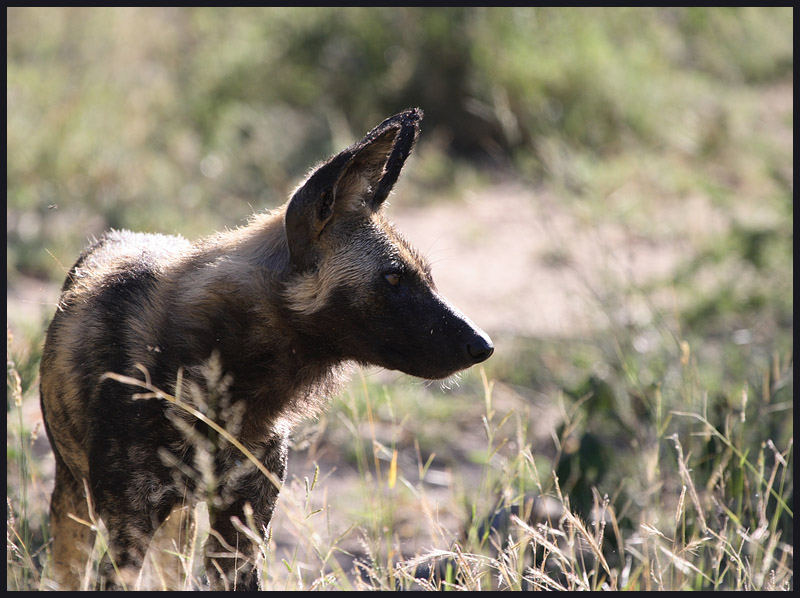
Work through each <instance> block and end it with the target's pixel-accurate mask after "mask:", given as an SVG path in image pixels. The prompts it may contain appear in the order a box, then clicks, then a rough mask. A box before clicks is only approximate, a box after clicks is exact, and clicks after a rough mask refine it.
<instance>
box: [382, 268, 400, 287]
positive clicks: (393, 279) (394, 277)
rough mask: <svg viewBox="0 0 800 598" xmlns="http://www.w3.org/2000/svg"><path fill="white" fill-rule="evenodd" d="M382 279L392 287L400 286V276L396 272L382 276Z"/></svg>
mask: <svg viewBox="0 0 800 598" xmlns="http://www.w3.org/2000/svg"><path fill="white" fill-rule="evenodd" d="M383 277H384V278H385V279H386V282H388V283H389V284H390V285H392V286H393V287H396V286H397V285H399V284H400V275H399V274H397V272H390V273H389V274H384V275H383Z"/></svg>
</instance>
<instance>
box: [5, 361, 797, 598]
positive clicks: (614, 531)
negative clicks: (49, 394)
mask: <svg viewBox="0 0 800 598" xmlns="http://www.w3.org/2000/svg"><path fill="white" fill-rule="evenodd" d="M678 359H680V357H679V358H678ZM117 379H118V380H119V381H120V382H124V383H129V384H133V385H135V386H139V387H142V388H143V389H144V390H146V391H147V392H146V393H144V394H142V395H140V397H141V398H143V399H147V398H152V397H154V396H157V397H159V398H162V399H166V400H169V401H171V402H175V399H174V398H173V397H170V396H168V395H166V394H165V393H163V392H162V391H160V390H158V389H156V388H153V387H152V386H150V384H149V383H148V382H147V381H146V378H145V380H137V379H129V378H123V377H117ZM8 383H9V386H10V389H11V397H12V399H13V401H14V403H13V405H12V409H11V416H12V417H11V419H10V423H9V425H10V430H11V431H12V433H11V434H10V436H9V438H10V441H12V442H16V443H18V445H17V447H16V448H17V449H18V450H17V451H16V452H15V455H16V461H15V462H14V463H13V465H14V467H16V468H18V471H19V474H20V478H19V479H20V481H21V484H20V487H19V494H18V495H9V499H8V518H7V530H8V531H7V575H8V588H9V589H47V588H49V587H51V584H50V583H49V581H48V578H49V554H48V552H49V542H48V540H47V536H46V526H45V527H43V529H42V532H43V534H44V536H43V537H42V538H34V535H33V534H32V533H31V525H30V522H31V521H33V520H35V519H36V518H41V519H45V517H44V515H43V513H42V512H37V511H40V510H41V509H43V508H44V505H42V504H38V503H35V502H31V500H30V499H31V497H33V496H41V488H37V487H35V485H37V484H40V483H41V479H40V478H37V477H36V476H32V475H30V470H31V463H30V459H31V454H32V453H31V445H32V439H31V436H30V435H29V434H28V435H19V434H17V433H18V432H19V431H20V430H21V426H19V425H18V424H15V423H14V417H19V414H20V411H21V407H22V396H23V394H24V389H23V388H22V386H21V382H20V378H19V374H18V372H17V368H16V364H15V363H14V361H13V360H12V359H9V361H8ZM360 386H361V388H360V389H354V390H352V391H351V394H350V396H349V400H353V394H354V393H357V392H359V391H360V392H362V393H364V394H363V396H362V397H361V398H362V399H363V400H364V403H363V405H362V407H363V409H362V408H359V406H357V405H355V403H352V404H351V405H350V407H351V408H349V409H345V410H343V411H342V413H346V414H347V415H345V416H344V417H345V418H346V421H345V426H344V427H345V428H346V429H348V430H350V433H351V434H352V435H353V441H354V443H355V445H356V446H357V447H360V448H358V449H357V452H359V456H357V458H356V460H357V461H358V462H359V463H360V467H361V470H360V476H361V482H362V484H363V487H364V490H365V493H366V494H365V497H364V498H363V506H364V507H365V508H367V509H369V510H370V514H369V516H365V517H364V520H363V521H362V522H360V523H358V522H356V523H351V524H349V525H348V526H347V528H346V529H345V530H344V531H343V532H341V531H338V530H337V529H335V526H332V524H331V520H332V519H333V518H337V517H341V514H339V513H336V512H332V508H331V505H330V504H329V501H328V495H327V491H326V483H328V482H330V480H331V478H332V477H333V476H335V475H336V474H335V473H331V474H328V475H323V474H322V472H321V471H320V467H319V466H318V465H316V466H315V468H314V470H313V475H312V477H311V478H309V477H305V478H304V479H303V480H302V482H300V480H299V479H298V478H297V477H296V476H294V477H293V478H292V479H290V481H289V482H288V483H287V485H286V486H287V487H286V488H285V489H284V492H283V493H282V495H281V499H280V503H279V508H278V511H277V514H276V518H277V519H279V520H280V526H281V528H282V529H283V532H282V533H283V534H284V536H286V534H287V531H288V534H289V535H290V537H291V540H292V541H293V542H294V545H293V546H291V547H290V548H288V549H287V547H286V545H285V543H284V544H283V545H282V546H280V547H279V546H278V545H277V544H276V542H275V541H274V538H273V537H272V535H271V534H270V535H268V536H267V538H266V539H265V540H259V541H258V542H259V545H260V548H261V555H262V558H263V561H264V572H263V581H264V584H265V586H266V587H268V588H270V589H287V590H326V589H349V590H353V589H355V590H394V589H421V590H489V589H500V590H531V589H542V590H552V589H556V590H631V589H633V590H690V589H694V590H700V589H731V590H760V589H770V590H772V589H790V588H791V587H792V582H793V577H792V554H793V553H792V546H791V545H789V544H787V543H785V541H784V539H783V538H782V534H781V532H782V530H781V529H779V522H781V521H782V515H783V516H785V515H786V514H788V515H789V517H791V516H792V511H791V508H790V506H789V505H788V504H787V498H786V497H787V489H788V488H789V487H790V486H791V469H790V468H791V459H792V442H791V440H790V441H789V444H788V445H787V446H785V447H782V448H781V449H779V448H778V447H776V446H775V444H774V443H773V441H772V440H771V439H769V438H764V439H762V441H761V442H760V443H759V444H760V446H757V447H753V446H752V445H750V446H749V447H744V446H741V445H739V444H738V443H737V441H736V432H737V430H736V427H735V425H734V422H732V421H729V422H728V424H729V426H730V427H729V428H727V429H723V430H721V429H718V428H716V427H715V426H714V425H712V424H711V423H710V422H709V421H708V419H707V418H706V417H705V416H704V415H703V414H701V413H692V412H677V411H674V412H672V413H671V415H672V416H673V417H674V418H677V419H680V420H682V422H683V423H684V424H685V425H683V426H682V429H683V432H680V433H679V432H676V433H673V434H671V435H666V434H665V435H664V436H663V438H662V439H661V442H663V443H664V444H665V445H671V448H672V450H671V451H670V452H669V453H668V454H664V455H663V456H662V459H664V461H666V462H665V463H661V464H660V467H661V469H662V472H663V473H662V476H663V477H664V478H666V477H668V476H670V475H675V476H676V477H675V480H677V481H678V482H679V483H678V484H677V485H673V486H672V487H671V488H670V486H669V484H663V481H664V480H663V479H662V480H661V481H660V482H659V484H658V487H656V488H653V489H652V490H653V491H652V492H650V494H649V497H648V499H647V503H646V504H643V505H639V506H638V508H636V509H633V510H634V511H635V512H636V513H637V516H638V525H637V526H635V527H631V526H628V527H625V526H623V525H622V524H621V522H620V520H621V516H620V515H621V514H620V509H622V510H625V511H626V513H625V514H624V515H625V517H626V518H627V519H630V518H631V507H630V505H627V506H624V505H623V506H620V505H615V504H614V503H613V501H612V500H611V499H610V498H609V497H608V496H601V495H600V494H599V493H598V492H597V491H596V490H593V496H594V500H593V507H592V509H591V511H590V513H589V514H588V516H586V515H584V516H582V515H580V514H578V513H577V512H576V511H575V509H573V508H572V507H571V505H570V499H569V496H568V495H567V494H565V493H564V492H562V490H561V487H560V484H559V478H558V476H557V475H556V473H555V472H554V471H545V472H543V471H539V470H538V467H537V461H536V459H534V457H533V455H532V452H531V440H530V439H529V438H526V437H525V436H526V431H525V430H524V429H523V427H522V426H521V421H522V419H523V418H521V417H520V413H519V412H517V411H514V410H509V411H504V410H502V409H500V408H498V407H497V406H496V405H495V404H494V397H493V391H494V388H493V387H494V384H493V383H492V382H491V381H489V380H488V379H487V377H486V374H485V372H484V371H481V384H480V390H481V392H482V394H483V406H484V413H483V416H482V419H483V424H484V432H485V440H486V447H485V449H486V462H485V465H484V466H483V467H482V470H481V476H480V480H479V481H478V484H477V486H476V487H475V488H473V490H477V494H475V493H474V492H470V491H469V490H463V493H464V496H463V497H462V499H464V500H467V501H472V508H473V513H474V515H475V516H474V517H472V518H471V520H470V518H468V519H466V520H464V521H462V525H463V533H461V534H460V535H458V536H456V537H454V536H453V535H452V532H451V531H450V530H447V529H446V528H445V526H443V525H442V524H441V521H440V520H439V518H438V515H437V509H438V507H439V505H438V504H437V501H436V500H435V499H433V498H432V497H431V496H430V495H429V491H428V489H429V488H430V485H429V484H426V483H425V477H426V475H427V474H428V472H429V471H430V467H431V463H432V461H434V456H431V457H429V458H427V459H426V460H423V458H422V457H421V455H420V453H419V452H418V450H419V445H418V444H417V445H416V448H417V460H416V463H415V464H414V465H415V467H412V468H409V467H402V468H400V467H398V452H404V451H405V447H402V446H400V445H399V443H396V444H395V445H394V446H392V445H387V444H386V443H385V441H384V440H382V438H380V437H379V436H380V435H379V434H377V433H376V429H377V427H378V424H379V423H380V422H379V421H378V420H379V419H380V418H379V417H378V416H377V415H376V414H377V412H379V411H381V410H385V408H386V407H387V405H390V402H391V396H390V395H389V394H388V393H386V392H385V393H383V395H381V394H380V393H375V392H374V391H373V390H371V389H369V388H368V387H367V386H366V384H365V383H364V380H363V379H362V381H361V384H360ZM345 402H347V401H345ZM184 406H185V404H184ZM185 408H186V409H187V410H191V413H192V415H193V416H194V417H197V418H199V419H205V416H204V415H203V413H202V412H200V411H197V410H195V409H193V408H191V407H188V406H185ZM390 410H391V408H390ZM577 413H578V411H576V410H574V409H573V410H572V411H571V412H570V413H565V421H564V423H565V424H566V425H564V426H563V427H562V428H561V430H562V437H561V438H554V442H555V443H557V444H561V445H563V444H566V443H567V442H568V438H567V437H568V436H569V434H570V433H571V431H572V430H573V429H574V425H575V423H574V422H570V421H568V420H569V417H570V414H571V415H572V416H576V415H577ZM745 413H746V410H743V411H742V412H741V414H740V415H739V416H737V417H736V422H735V423H737V424H741V425H746V424H747V423H748V422H747V418H746V415H745ZM393 418H394V415H393V414H392V415H391V416H390V417H389V426H390V427H393V428H395V431H398V430H399V429H400V428H401V427H402V426H403V422H402V421H397V420H396V419H393ZM514 420H516V424H514V425H512V426H511V428H515V429H514V431H513V435H512V437H510V435H509V433H508V429H509V424H510V423H512V424H513V423H514ZM20 421H21V420H20ZM359 430H368V431H370V432H368V433H367V434H366V435H362V434H360V432H359ZM217 431H218V432H219V433H220V434H222V435H223V436H225V437H227V436H228V434H227V432H226V430H225V429H224V428H223V427H218V428H217ZM697 438H708V439H709V440H710V439H716V440H719V441H720V446H721V447H723V452H724V455H723V456H724V458H722V459H721V460H719V462H718V466H717V468H716V469H715V470H714V471H713V474H712V475H711V477H710V478H703V477H701V476H699V475H698V474H697V473H695V471H694V468H695V466H696V464H695V462H694V461H695V458H694V457H693V455H692V454H691V453H685V451H684V445H685V444H687V443H689V444H694V442H693V440H696V439H697ZM229 440H230V441H231V442H234V444H235V439H233V438H229ZM509 446H511V447H512V449H511V450H509ZM244 454H245V456H247V457H248V458H252V455H247V453H246V451H244ZM265 475H270V474H269V473H268V472H265ZM329 476H330V477H329ZM736 476H741V477H742V479H743V480H745V484H744V486H742V487H749V489H750V492H753V495H754V496H755V497H756V504H755V509H754V510H752V511H750V510H749V509H748V508H746V506H745V505H746V502H747V497H746V496H736V494H735V492H734V491H733V488H734V485H733V484H732V480H733V479H734V478H735V477H736ZM520 489H522V490H520ZM670 492H673V493H677V494H676V495H670ZM489 494H491V495H492V496H494V498H493V499H492V500H489V501H488V503H487V502H486V501H484V502H483V504H490V505H491V509H490V512H489V513H488V514H487V513H478V512H477V511H476V505H478V504H479V502H480V501H479V498H480V495H483V497H484V498H485V497H486V496H487V495H489ZM789 495H790V494H789ZM737 504H738V505H739V508H738V509H737V507H736V505H737ZM401 508H402V509H403V510H404V511H408V510H411V511H412V512H414V513H416V517H418V518H420V519H422V520H423V521H422V524H423V525H424V526H429V528H430V531H431V533H430V538H432V539H433V540H434V542H433V543H432V544H431V545H430V547H429V548H427V549H423V550H419V551H418V552H417V553H416V554H413V555H411V556H409V557H406V556H404V554H405V550H404V547H403V545H402V542H401V541H400V535H401V533H400V532H399V530H398V529H392V524H393V522H394V523H395V524H396V523H397V521H398V520H397V519H396V518H393V517H392V513H395V514H396V511H397V510H398V509H401ZM90 512H91V511H90ZM195 520H196V523H195V524H194V525H190V526H188V527H185V526H184V528H183V530H182V532H183V539H182V540H181V541H178V542H175V541H174V540H172V539H169V538H161V537H159V539H158V541H156V542H154V546H153V548H151V551H150V553H149V557H148V565H147V566H146V567H145V569H144V570H143V575H142V576H140V579H139V582H138V585H137V587H136V588H129V589H146V588H151V589H168V588H178V589H202V588H203V587H204V586H205V585H206V584H205V580H204V576H203V572H202V557H201V555H202V550H201V546H202V543H203V541H204V534H207V533H208V526H207V520H205V517H204V508H203V507H202V506H199V507H198V508H197V509H196V510H195ZM83 523H84V524H85V525H88V526H91V527H92V528H93V529H95V530H96V531H98V536H97V537H98V539H97V542H96V545H95V550H94V551H93V553H92V554H91V555H90V557H89V559H88V560H87V564H86V581H85V585H84V587H85V588H91V587H93V584H94V575H95V573H96V571H97V566H98V563H99V560H100V558H101V557H102V555H103V553H104V552H105V550H106V536H105V534H104V531H103V527H102V523H101V522H100V521H99V520H98V519H97V518H96V517H95V516H94V515H92V516H91V518H90V521H86V522H83ZM173 524H174V522H173ZM754 524H756V525H754ZM241 529H242V530H243V531H244V532H245V533H247V534H248V535H252V537H253V538H258V537H259V536H258V534H255V533H254V530H253V529H252V522H250V525H248V522H247V521H245V522H241ZM354 541H355V545H356V546H358V545H360V548H361V550H360V551H358V554H355V553H354V551H353V548H352V547H353V545H354Z"/></svg>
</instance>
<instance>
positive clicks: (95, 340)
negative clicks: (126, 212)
mask: <svg viewBox="0 0 800 598" xmlns="http://www.w3.org/2000/svg"><path fill="white" fill-rule="evenodd" d="M190 248H191V244H190V243H189V242H188V241H186V240H185V239H183V238H181V237H176V236H166V235H157V234H142V233H132V232H129V231H111V232H109V233H107V234H105V235H103V236H102V237H101V238H100V239H98V240H97V241H95V242H94V243H92V244H91V245H90V246H89V247H88V248H87V249H86V250H85V251H84V252H83V253H82V254H81V256H80V258H79V259H78V261H77V262H76V263H75V265H74V266H73V267H72V268H71V269H70V271H69V274H68V275H67V278H66V280H65V282H64V286H63V288H62V293H61V298H60V300H59V304H58V309H57V310H56V313H55V316H54V317H53V321H52V322H51V324H50V327H49V328H48V331H47V337H46V340H45V345H44V350H43V353H42V367H41V376H42V378H41V384H40V388H41V401H42V411H43V413H45V414H46V417H45V427H46V428H47V432H48V435H49V437H50V440H51V444H53V449H54V450H55V451H58V452H60V453H62V458H63V459H64V461H65V462H66V464H67V465H68V466H69V468H70V471H71V472H72V473H73V475H75V476H76V477H77V478H78V479H81V478H86V477H88V468H87V463H86V454H85V453H86V447H87V445H88V443H87V439H88V436H89V429H88V418H87V416H86V414H85V413H83V411H85V410H86V409H87V407H88V402H89V401H90V400H91V398H92V396H93V395H94V394H95V387H96V385H97V383H98V381H99V379H100V377H101V376H102V375H103V373H105V372H108V371H113V372H124V371H127V370H128V368H129V366H130V365H132V364H131V363H130V358H131V355H132V354H133V353H135V351H133V350H132V349H133V346H134V345H135V346H137V347H138V346H142V345H143V344H144V345H146V344H147V338H146V337H147V336H148V331H147V330H145V329H143V328H142V325H143V323H147V322H151V321H152V320H151V318H147V317H142V316H143V315H144V312H148V311H151V310H152V309H153V308H154V306H153V305H152V302H153V301H156V300H157V295H156V294H155V293H153V288H154V286H155V283H156V282H157V280H158V279H159V277H160V276H161V275H162V274H163V272H164V270H165V269H167V268H169V267H171V266H174V265H175V264H176V263H177V262H178V261H179V260H180V259H181V257H182V256H183V255H185V254H186V253H187V252H188V251H189V250H190ZM154 332H155V331H152V330H151V331H149V334H150V335H152V334H153V333H154ZM133 336H135V337H136V338H135V339H134V338H132V337H133Z"/></svg>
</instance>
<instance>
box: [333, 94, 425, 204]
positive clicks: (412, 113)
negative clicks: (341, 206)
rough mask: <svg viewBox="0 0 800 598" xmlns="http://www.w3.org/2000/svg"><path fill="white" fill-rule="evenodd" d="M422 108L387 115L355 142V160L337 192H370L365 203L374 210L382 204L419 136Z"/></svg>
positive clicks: (348, 166)
mask: <svg viewBox="0 0 800 598" xmlns="http://www.w3.org/2000/svg"><path fill="white" fill-rule="evenodd" d="M422 116H423V113H422V110H420V109H419V108H412V109H410V110H405V111H404V112H401V113H400V114H395V115H394V116H391V117H389V118H387V119H386V120H385V121H383V122H382V123H381V124H379V125H378V126H377V127H375V128H374V129H372V131H370V132H369V133H367V134H366V135H365V136H364V139H362V140H361V141H359V142H358V143H357V144H355V145H354V146H352V147H351V148H350V149H352V150H353V151H354V156H353V159H352V161H351V162H350V163H349V164H348V165H347V168H346V171H345V172H344V174H343V175H342V177H341V178H340V180H339V182H338V183H337V186H336V195H337V197H338V196H340V195H346V194H355V195H357V194H360V193H363V187H364V183H366V184H367V185H368V189H369V192H368V193H367V195H366V196H364V197H363V201H364V203H365V204H366V205H367V206H368V207H370V208H371V209H372V210H377V209H378V208H380V206H381V204H382V203H383V202H384V200H386V197H387V196H388V195H389V192H390V191H391V190H392V187H394V184H395V183H396V182H397V177H398V176H399V175H400V170H402V168H403V164H405V161H406V159H407V158H408V156H409V154H410V153H411V150H412V148H413V147H414V143H415V142H416V141H417V137H418V136H419V123H420V121H421V120H422Z"/></svg>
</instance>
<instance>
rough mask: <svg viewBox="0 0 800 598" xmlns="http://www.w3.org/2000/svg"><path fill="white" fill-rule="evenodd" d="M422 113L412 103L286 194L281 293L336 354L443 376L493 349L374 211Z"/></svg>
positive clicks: (481, 358)
mask: <svg viewBox="0 0 800 598" xmlns="http://www.w3.org/2000/svg"><path fill="white" fill-rule="evenodd" d="M421 119H422V111H421V110H419V109H413V110H407V111H405V112H402V113H400V114H397V115H395V116H392V117H391V118H388V119H386V120H385V121H384V122H382V123H381V124H380V125H378V126H377V127H375V129H373V130H372V131H370V132H369V133H368V134H367V135H366V136H365V137H364V138H363V139H362V140H361V141H359V142H358V143H356V144H354V145H352V146H351V147H349V148H347V149H346V150H344V151H343V152H341V153H340V154H338V155H336V156H334V157H333V158H331V159H330V160H328V161H327V162H326V163H324V164H323V165H322V166H320V167H319V168H317V169H316V170H314V172H313V173H312V174H311V175H310V177H309V178H308V179H307V180H306V182H305V183H304V184H303V185H302V186H301V187H300V188H299V189H298V190H297V191H296V192H295V193H294V195H293V196H292V199H291V201H290V202H289V205H288V207H287V211H286V216H285V226H286V238H287V242H288V247H289V255H290V263H291V268H292V275H291V276H290V279H289V282H288V284H287V288H286V299H287V303H288V305H289V307H290V309H291V310H292V311H293V312H295V313H296V314H298V315H299V316H300V317H298V318H297V321H298V323H299V325H301V326H302V327H303V328H304V330H305V331H306V332H307V333H308V334H310V335H311V336H313V337H315V338H316V339H317V341H318V342H319V343H320V346H321V347H323V348H324V349H325V350H326V351H327V352H330V353H332V354H333V355H336V356H337V357H339V358H342V359H353V360H356V361H359V362H362V363H370V364H375V365H379V366H383V367H386V368H389V369H396V370H400V371H403V372H406V373H408V374H411V375H414V376H419V377H422V378H445V377H447V376H449V375H451V374H453V373H454V372H457V371H459V370H461V369H464V368H467V367H469V366H471V365H474V364H476V363H480V362H481V361H484V360H486V359H488V358H489V356H490V355H491V354H492V352H493V351H494V347H493V345H492V341H491V340H490V339H489V337H488V335H487V334H486V333H485V332H483V331H482V330H481V329H480V328H478V327H477V326H475V325H474V324H473V323H472V322H471V321H470V320H469V319H468V318H467V317H466V316H464V315H463V314H462V313H461V312H459V311H458V310H457V309H456V308H455V307H453V306H452V305H450V304H449V303H448V302H447V301H446V300H445V299H444V298H443V297H442V296H441V295H439V293H438V292H437V291H436V287H435V285H434V283H433V279H432V278H431V273H430V267H429V266H428V264H427V263H426V262H425V260H424V259H423V258H422V257H421V256H420V255H419V254H418V253H417V252H416V251H415V250H414V249H413V248H412V247H411V246H410V245H409V244H408V243H407V242H406V241H405V240H404V239H403V238H402V237H401V236H400V235H399V234H398V233H397V232H396V231H395V230H394V228H393V227H392V226H391V225H390V224H389V222H388V221H387V220H386V219H385V218H384V217H383V216H382V214H381V211H380V208H381V205H382V204H383V202H384V200H385V199H386V197H387V196H388V194H389V192H390V191H391V189H392V187H393V186H394V183H395V182H396V181H397V177H398V175H399V174H400V170H401V168H402V167H403V164H404V162H405V160H406V158H407V157H408V155H409V153H410V152H411V149H412V147H413V145H414V142H415V141H416V139H417V136H418V134H419V121H420V120H421Z"/></svg>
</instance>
